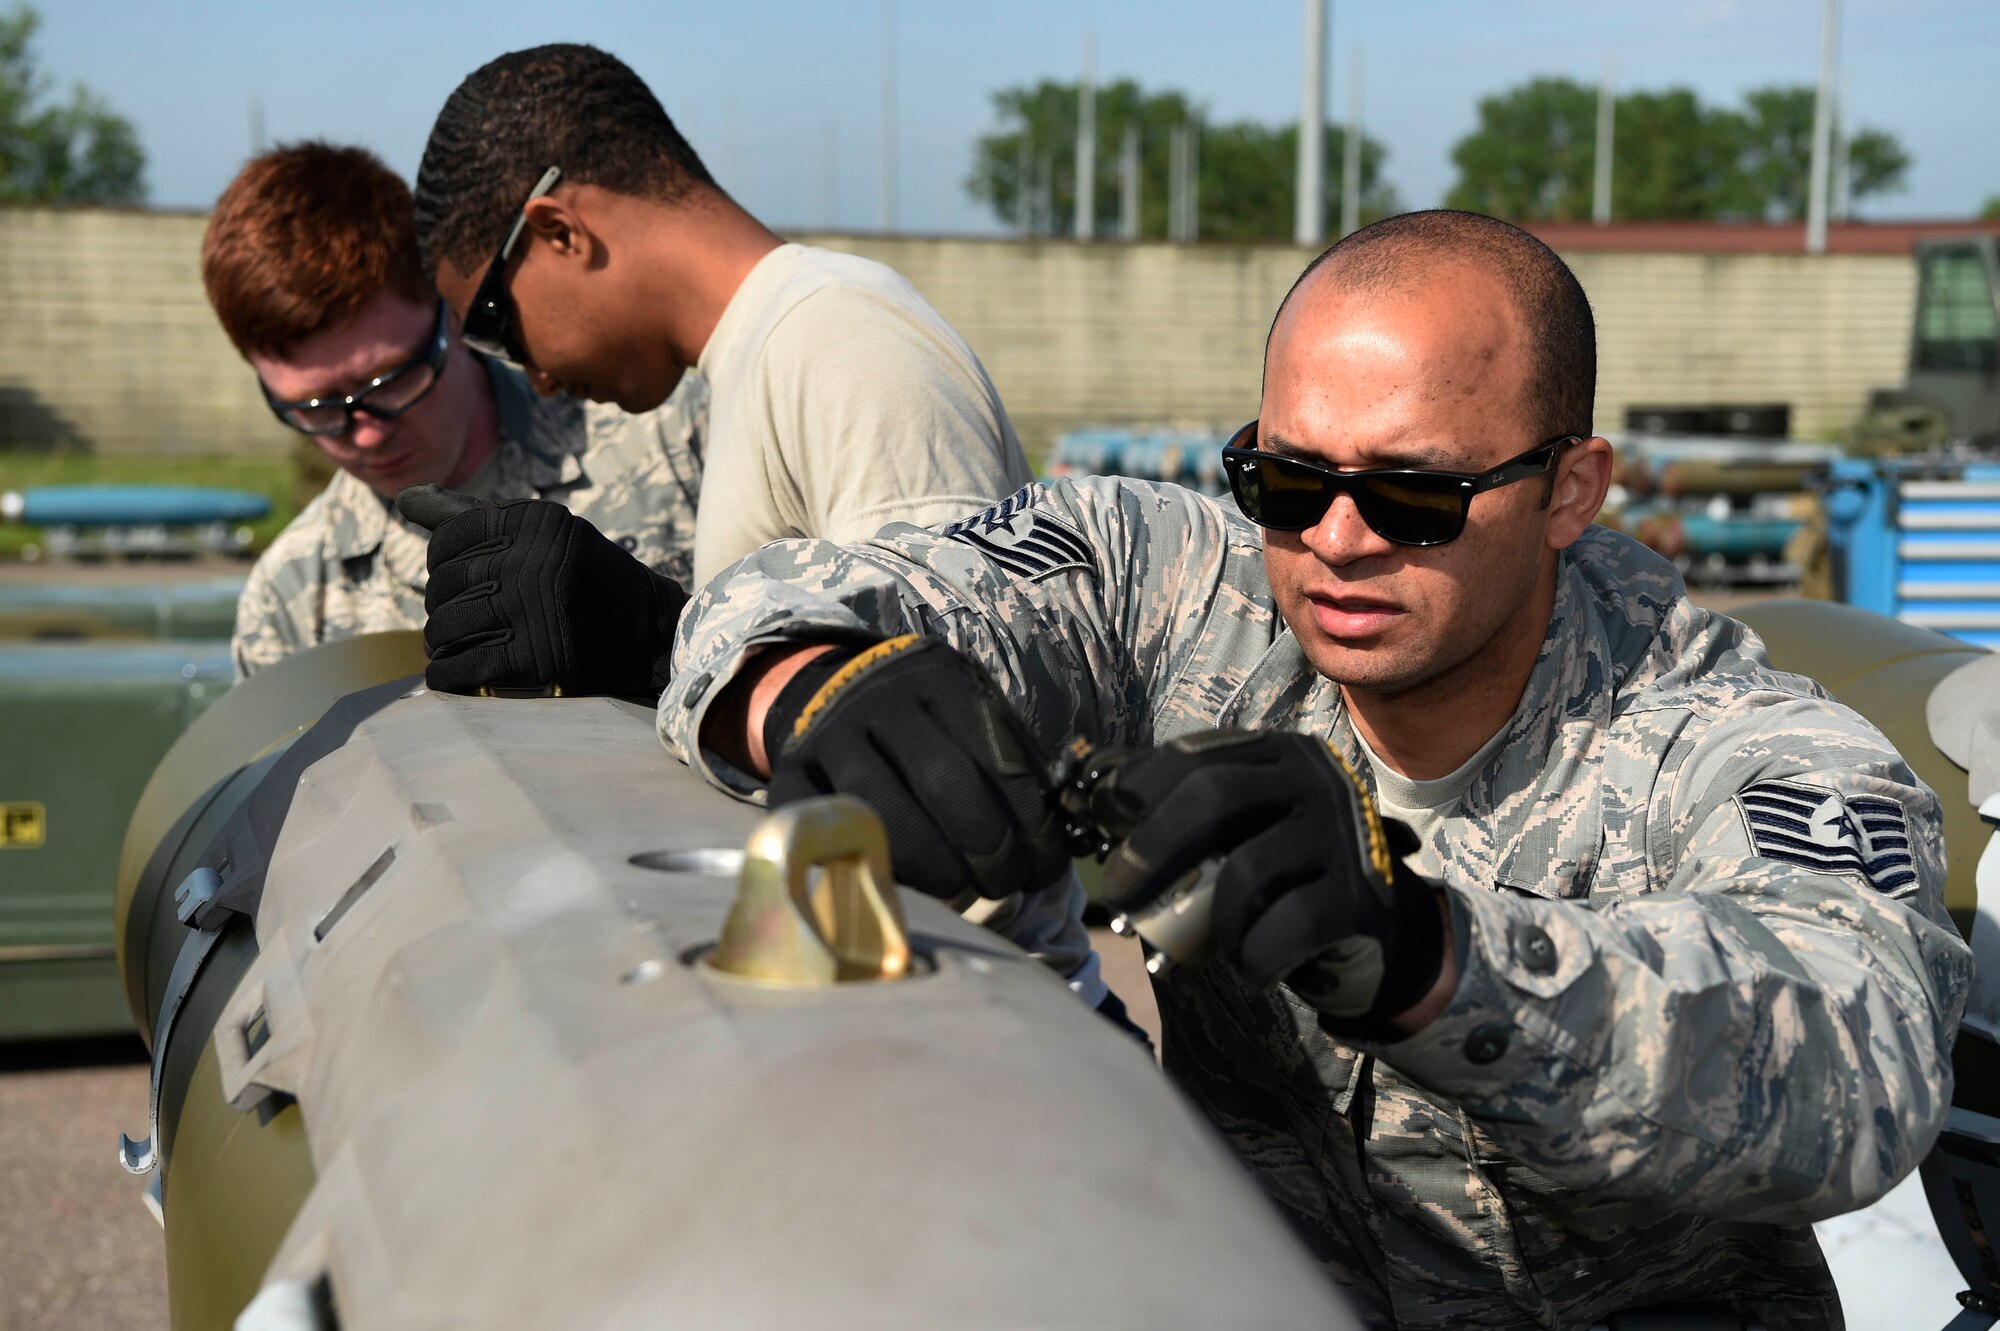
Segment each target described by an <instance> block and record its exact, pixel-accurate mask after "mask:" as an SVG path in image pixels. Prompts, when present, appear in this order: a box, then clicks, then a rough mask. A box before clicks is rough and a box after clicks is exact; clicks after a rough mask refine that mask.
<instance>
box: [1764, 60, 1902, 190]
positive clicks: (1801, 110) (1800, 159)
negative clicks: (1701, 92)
mask: <svg viewBox="0 0 2000 1331" xmlns="http://www.w3.org/2000/svg"><path fill="white" fill-rule="evenodd" d="M1813 95H1814V94H1813V90H1812V89H1811V88H1810V87H1807V86H1805V85H1803V84H1800V85H1796V86H1792V87H1770V88H1758V89H1756V90H1754V91H1752V92H1750V93H1747V94H1745V96H1744V98H1743V102H1744V107H1745V114H1744V133H1745V139H1744V153H1743V158H1742V167H1743V172H1744V175H1745V176H1746V177H1747V178H1748V181H1749V186H1750V190H1749V192H1750V196H1751V199H1752V200H1753V204H1754V208H1755V210H1756V211H1757V212H1758V213H1760V214H1761V215H1762V216H1764V217H1766V218H1771V219H1783V220H1790V221H1797V220H1798V219H1800V218H1802V217H1804V216H1805V215H1806V197H1807V194H1808V192H1809V191H1810V189H1811V188H1812V185H1811V181H1812V129H1813ZM1847 163H1848V194H1849V197H1851V198H1852V199H1854V201H1855V202H1857V203H1858V202H1860V201H1861V200H1862V199H1865V198H1867V197H1869V196H1870V195H1876V194H1889V193H1893V192H1895V191H1896V190H1900V189H1901V188H1903V175H1904V173H1905V172H1907V171H1908V170H1909V168H1910V155H1909V154H1908V153H1907V152H1905V151H1903V146H1902V145H1901V144H1900V143H1898V142H1897V141H1896V140H1895V139H1894V138H1893V137H1891V136H1890V135H1888V134H1885V133H1884V132H1882V131H1881V130H1877V129H1863V130H1859V131H1857V132H1854V133H1853V134H1852V137H1850V138H1849V140H1848V145H1847Z"/></svg>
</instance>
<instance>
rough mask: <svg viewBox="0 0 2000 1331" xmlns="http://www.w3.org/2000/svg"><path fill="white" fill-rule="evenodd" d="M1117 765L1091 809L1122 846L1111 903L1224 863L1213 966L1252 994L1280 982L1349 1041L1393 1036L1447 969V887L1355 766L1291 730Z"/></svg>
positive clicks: (1184, 746) (1203, 739) (1155, 752)
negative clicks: (1420, 868) (1430, 873)
mask: <svg viewBox="0 0 2000 1331" xmlns="http://www.w3.org/2000/svg"><path fill="white" fill-rule="evenodd" d="M1097 761H1098V763H1099V765H1100V766H1102V767H1105V768H1108V769H1109V773H1108V775H1106V776H1105V777H1104V778H1103V780H1102V781H1101V782H1100V783H1099V785H1098V786H1097V787H1096V789H1095V790H1094V792H1093V794H1092V797H1091V808H1092V809H1093V811H1094V812H1095V813H1096V814H1097V816H1098V818H1099V819H1100V821H1101V822H1102V823H1103V825H1104V827H1105V830H1106V831H1108V832H1110V833H1111V834H1112V835H1114V836H1115V835H1120V834H1123V836H1124V840H1123V841H1122V842H1121V843H1120V844H1119V845H1118V846H1117V848H1116V849H1114V850H1113V851H1112V853H1111V855H1110V857H1109V858H1108V859H1107V860H1106V861H1105V865H1104V887H1105V891H1106V892H1107V894H1108V895H1109V897H1110V902H1109V904H1110V905H1111V906H1112V907H1113V908H1115V909H1119V910H1133V909H1137V908H1139V907H1141V906H1144V905H1145V904H1146V903H1147V902H1150V901H1152V900H1153V899H1154V898H1155V897H1157V896H1159V894H1160V893H1161V892H1163V891H1164V890H1166V888H1167V887H1169V886H1170V885H1171V884H1173V883H1174V882H1175V881H1176V880H1178V879H1179V878H1180V877H1181V876H1182V875H1183V874H1186V873H1188V872H1189V871H1191V870H1193V869H1195V868H1197V867H1199V866H1200V865H1201V864H1202V863H1203V862H1204V861H1206V860H1209V859H1212V858H1216V857H1223V865H1222V868H1221V870H1220V872H1219V874H1218V876H1217V879H1216V884H1215V899H1214V916H1213V923H1212V927H1213V929H1214V937H1215V947H1216V952H1217V955H1219V956H1221V957H1222V958H1223V959H1225V960H1226V961H1227V962H1229V964H1230V965H1232V966H1233V967H1234V968H1235V969H1236V971H1237V972H1238V973H1239V974H1240V975H1242V976H1243V978H1244V979H1246V980H1248V981H1249V982H1250V983H1251V984H1252V985H1254V986H1256V987H1258V988H1263V987H1265V986H1267V985H1271V984H1275V983H1277V982H1278V981H1280V980H1282V981H1284V982H1285V984H1287V985H1288V986H1289V987H1290V988H1291V989H1292V991H1293V992H1294V993H1296V994H1298V996H1299V997H1300V998H1302V999H1304V1000H1305V1001H1306V1002H1308V1003H1310V1004H1312V1005H1313V1006H1314V1007H1316V1008H1318V1009H1319V1010H1320V1011H1321V1012H1322V1013H1324V1014H1326V1015H1327V1016H1328V1017H1329V1018H1331V1019H1332V1021H1333V1028H1334V1029H1337V1030H1341V1031H1344V1032H1346V1033H1349V1034H1355V1035H1366V1036H1370V1037H1376V1038H1393V1037H1394V1036H1395V1034H1396V1032H1395V1030H1394V1028H1393V1027H1391V1026H1390V1025H1389V1019H1390V1018H1392V1017H1394V1016H1395V1015H1396V1014H1397V1013H1400V1012H1402V1011H1404V1010H1406V1009H1408V1008H1410V1007H1412V1006H1414V1005H1415V1004H1416V1003H1417V1001H1418V1000H1419V999H1421V998H1423V997H1424V996H1425V995H1426V994H1428V993H1429V992H1430V990H1431V986H1432V985H1433V984H1434V983H1436V981H1437V977H1438V972H1439V970H1440V968H1441V967H1442V965H1443V963H1444V950H1445V928H1444V919H1443V916H1442V913H1441V912H1440V910H1439V906H1438V892H1439V890H1440V889H1439V888H1438V887H1437V886H1436V885H1435V884H1432V883H1428V882H1426V881H1424V880H1423V879H1421V878H1419V877H1417V876H1416V874H1414V873H1412V872H1411V871H1410V869H1409V868H1408V867H1407V866H1406V865H1405V864H1404V863H1403V856H1404V855H1407V854H1408V853H1410V852H1411V851H1413V850H1414V849H1416V842H1415V838H1414V837H1413V836H1412V834H1411V833H1410V830H1409V829H1408V828H1407V827H1405V826H1403V825H1402V824H1401V823H1397V822H1393V821H1390V822H1384V820H1383V819H1382V818H1381V817H1380V816H1379V815H1378V814H1377V813H1376V811H1375V805H1374V801H1373V800H1371V799H1370V798H1369V796H1368V792H1367V791H1366V790H1365V789H1364V788H1363V787H1362V785H1361V783H1360V782H1359V781H1358V780H1357V779H1356V778H1355V775H1354V773H1353V771H1352V770H1351V769H1350V768H1349V767H1348V766H1347V764H1346V762H1345V761H1343V760H1342V759H1341V757H1340V756H1339V755H1338V754H1337V753H1335V752H1334V751H1333V749H1332V748H1331V747H1330V746H1329V745H1327V744H1326V743H1325V742H1324V741H1322V740H1319V739H1315V738H1313V737H1311V736H1309V735H1301V734H1296V733H1293V732H1289V731H1262V732H1258V733H1255V734H1252V733H1250V732H1247V731H1241V730H1213V731H1206V732H1203V733H1201V734H1196V735H1187V736H1184V737H1182V738H1180V739H1177V740H1174V741H1172V742H1171V743H1168V744H1163V745H1160V746H1159V747H1157V748H1153V749H1145V750H1141V751H1139V752H1137V753H1129V752H1128V753H1125V754H1118V755H1112V754H1108V753H1101V754H1099V755H1097Z"/></svg>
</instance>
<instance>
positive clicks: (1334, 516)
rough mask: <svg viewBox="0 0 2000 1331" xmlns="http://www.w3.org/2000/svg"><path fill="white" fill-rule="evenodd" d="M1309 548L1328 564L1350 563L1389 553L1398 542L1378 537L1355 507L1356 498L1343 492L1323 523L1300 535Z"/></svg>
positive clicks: (1330, 506)
mask: <svg viewBox="0 0 2000 1331" xmlns="http://www.w3.org/2000/svg"><path fill="white" fill-rule="evenodd" d="M1300 539H1301V540H1302V541H1304V542H1305V547H1306V549H1308V550H1310V551H1312V553H1313V554H1314V555H1316V556H1317V557H1318V558H1319V559H1320V560H1321V561H1322V562H1324V563H1327V564H1334V565H1339V564H1348V563H1352V562H1353V561H1354V560H1357V559H1366V558H1368V557H1369V556H1371V555H1381V554H1387V553H1389V552H1390V551H1391V550H1394V549H1395V548H1396V543H1395V542H1394V541H1391V540H1389V539H1387V538H1386V537H1383V536H1378V535H1377V534H1376V532H1375V529H1374V528H1372V527H1370V526H1369V525H1368V523H1367V522H1366V521H1364V520H1363V518H1362V516H1361V510H1360V509H1359V508H1357V507H1355V503H1354V497H1353V496H1352V495H1350V494H1348V493H1347V492H1346V491H1344V490H1343V491H1341V492H1340V493H1339V494H1337V495H1335V496H1334V497H1333V502H1332V503H1331V504H1329V505H1327V509H1326V513H1325V514H1324V515H1323V516H1322V517H1321V518H1320V520H1319V521H1318V522H1317V523H1315V524H1313V525H1312V526H1311V527H1308V528H1307V529H1306V530H1305V531H1303V532H1301V533H1300Z"/></svg>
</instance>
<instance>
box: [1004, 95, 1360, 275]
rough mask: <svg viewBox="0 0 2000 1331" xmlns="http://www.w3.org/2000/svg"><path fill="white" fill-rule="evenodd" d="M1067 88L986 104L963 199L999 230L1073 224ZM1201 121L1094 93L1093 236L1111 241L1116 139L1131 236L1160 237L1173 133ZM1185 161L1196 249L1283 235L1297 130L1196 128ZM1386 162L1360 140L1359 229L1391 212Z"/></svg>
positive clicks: (1073, 124) (1331, 196)
mask: <svg viewBox="0 0 2000 1331" xmlns="http://www.w3.org/2000/svg"><path fill="white" fill-rule="evenodd" d="M1077 98H1078V87H1077V85H1076V84H1074V83H1057V82H1055V81H1053V80H1044V81H1043V82H1041V83H1039V84H1036V85H1034V86H1032V87H1025V86H1024V87H1016V88H1006V89H1002V90H1001V91H999V92H996V93H994V94H993V109H994V115H995V118H996V120H997V121H998V122H999V127H998V128H997V129H996V130H994V132H992V133H990V134H987V135H985V136H984V137H982V138H981V139H980V140H979V142H978V145H977V147H976V149H975V153H974V159H973V168H972V174H971V176H970V177H969V178H968V179H967V180H966V190H967V192H968V193H969V194H970V195H971V196H972V197H973V199H975V200H976V201H978V202H980V203H984V204H987V205H988V206H990V207H991V208H992V209H993V211H994V212H995V213H996V214H997V215H998V216H999V217H1000V219H1001V220H1002V221H1004V222H1006V223H1008V224H1010V225H1012V226H1014V227H1017V228H1019V229H1021V230H1024V231H1028V232H1031V233H1034V234H1038V235H1067V234H1069V233H1070V230H1071V227H1072V225H1073V221H1074V218H1075V216H1076V211H1075V207H1076V205H1075V199H1076V129H1077V115H1078V105H1077ZM1200 117H1201V109H1200V108H1199V107H1197V106H1196V105H1195V104H1194V103H1193V102H1192V101H1191V100H1190V99H1189V98H1188V97H1187V96H1186V94H1184V93H1180V92H1172V91H1169V92H1147V91H1145V90H1144V89H1142V88H1140V87H1139V85H1138V84H1136V83H1134V82H1132V81H1131V80H1129V79H1121V80H1119V81H1117V82H1115V83H1109V84H1106V85H1104V86H1102V87H1100V88H1099V89H1098V90H1097V187H1096V191H1095V194H1096V198H1095V207H1094V209H1093V215H1094V217H1095V219H1096V227H1095V230H1096V233H1097V234H1098V235H1100V236H1111V235H1116V234H1117V231H1118V223H1119V207H1120V202H1119V201H1120V192H1119V189H1120V185H1119V179H1120V178H1119V174H1118V172H1119V161H1120V154H1121V153H1122V151H1123V144H1124V139H1125V129H1126V126H1128V125H1134V124H1136V125H1137V126H1138V130H1139V233H1140V234H1141V235H1142V236H1155V237H1158V236H1165V235H1166V234H1167V232H1168V226H1167V205H1168V182H1169V180H1170V179H1171V175H1172V164H1171V154H1172V141H1173V133H1174V131H1175V130H1176V129H1177V128H1179V127H1180V126H1182V125H1187V124H1197V125H1199V121H1200ZM1343 133H1344V131H1343V130H1341V128H1340V127H1338V126H1329V128H1328V133H1327V136H1326V137H1327V161H1328V164H1329V169H1328V171H1327V175H1326V179H1327V181H1328V187H1327V205H1328V209H1329V212H1328V217H1329V219H1332V218H1336V217H1338V215H1339V208H1340V160H1341V153H1342V151H1343V145H1344V142H1345V140H1344V139H1343V137H1342V136H1343ZM1198 135H1199V138H1198V150H1197V153H1196V160H1197V164H1198V165H1197V172H1198V177H1199V178H1198V181H1197V184H1196V193H1197V205H1198V206H1197V211H1198V214H1199V229H1200V234H1201V235H1202V236H1203V237H1204V238H1215V239H1228V240H1276V239H1283V238H1288V237H1289V236H1290V235H1291V234H1292V191H1293V188H1294V182H1293V171H1294V165H1295V158H1296V154H1297V152H1298V128H1297V126H1296V125H1287V126H1283V127H1275V128H1274V127H1271V126H1265V125H1258V124H1255V123H1252V122H1248V121H1244V122H1238V123H1233V124H1224V125H1199V129H1198ZM1387 156H1388V151H1387V149H1386V148H1384V147H1383V145H1382V144H1381V143H1380V142H1379V141H1378V140H1375V139H1372V138H1369V137H1367V136H1366V135H1364V136H1363V137H1362V141H1361V182H1362V196H1361V197H1362V208H1361V211H1362V217H1363V219H1364V220H1369V221H1372V220H1373V219H1374V218H1376V217H1381V216H1386V215H1387V214H1389V213H1392V212H1396V211H1399V205H1398V203H1397V201H1396V194H1395V191H1394V189H1392V188H1391V187H1390V186H1389V185H1388V184H1386V183H1385V182H1384V181H1383V180H1382V178H1381V172H1382V164H1383V161H1384V159H1385V158H1386V157H1387Z"/></svg>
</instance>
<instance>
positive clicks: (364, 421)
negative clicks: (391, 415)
mask: <svg viewBox="0 0 2000 1331" xmlns="http://www.w3.org/2000/svg"><path fill="white" fill-rule="evenodd" d="M394 430H395V427H394V426H393V425H391V424H390V423H389V422H388V421H385V420H383V419H382V418H381V417H379V416H371V415H369V414H368V413H367V412H366V411H357V412H355V413H354V424H353V425H352V426H350V427H349V428H348V431H347V442H348V443H350V444H353V445H354V446H355V447H356V448H380V447H381V446H382V445H383V444H384V443H386V442H387V441H388V438H389V436H390V434H391V433H393V432H394Z"/></svg>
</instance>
